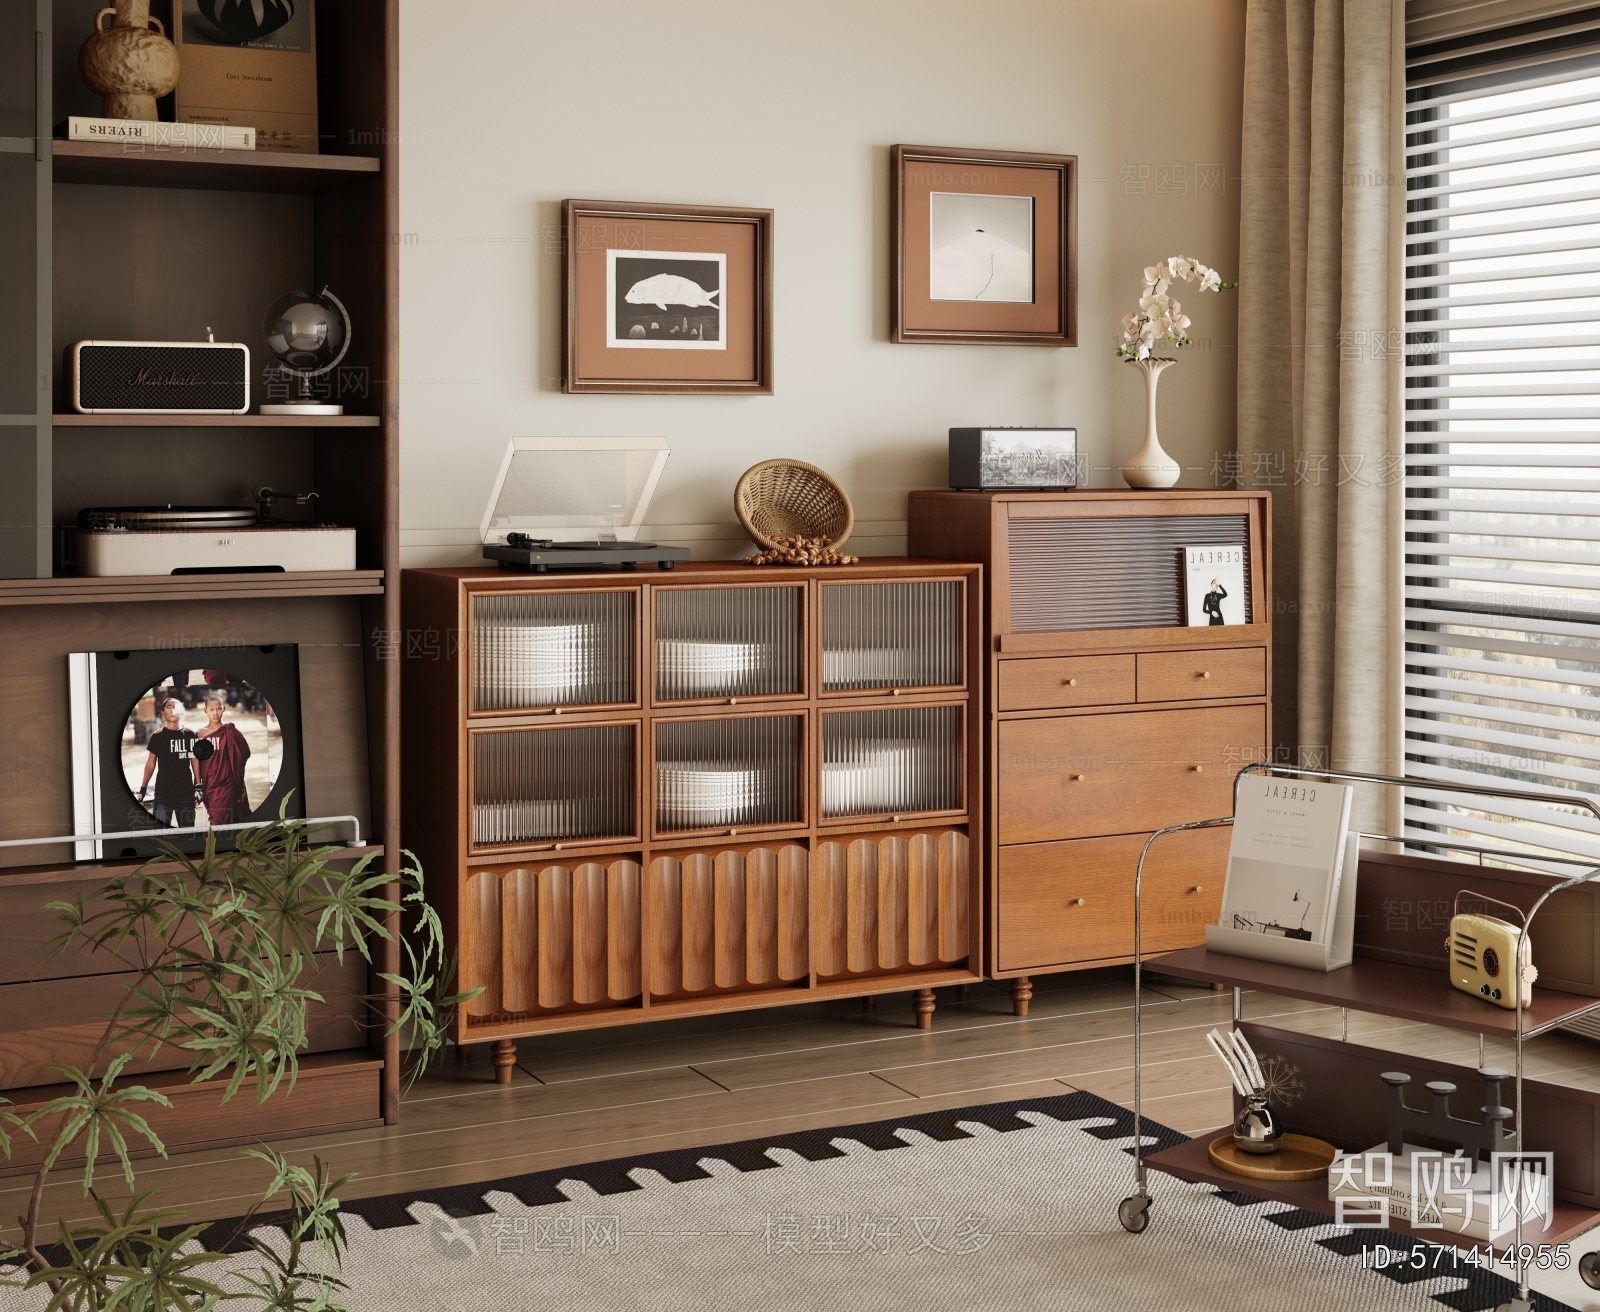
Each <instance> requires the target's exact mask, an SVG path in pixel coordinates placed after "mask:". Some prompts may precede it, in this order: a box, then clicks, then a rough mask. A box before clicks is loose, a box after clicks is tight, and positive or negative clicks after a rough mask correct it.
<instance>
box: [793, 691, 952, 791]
mask: <svg viewBox="0 0 1600 1312" xmlns="http://www.w3.org/2000/svg"><path fill="white" fill-rule="evenodd" d="M960 806H961V707H959V706H907V707H902V708H900V709H897V710H893V711H845V712H841V713H839V714H835V715H824V716H823V717H822V814H823V816H824V817H825V818H829V819H832V818H835V817H838V816H849V815H874V814H877V813H879V812H891V813H898V812H903V811H954V810H957V809H959V808H960Z"/></svg>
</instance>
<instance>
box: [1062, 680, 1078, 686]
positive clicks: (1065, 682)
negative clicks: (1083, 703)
mask: <svg viewBox="0 0 1600 1312" xmlns="http://www.w3.org/2000/svg"><path fill="white" fill-rule="evenodd" d="M1061 682H1062V683H1064V684H1066V685H1067V687H1069V688H1076V687H1077V686H1078V681H1077V680H1076V679H1063V680H1061Z"/></svg>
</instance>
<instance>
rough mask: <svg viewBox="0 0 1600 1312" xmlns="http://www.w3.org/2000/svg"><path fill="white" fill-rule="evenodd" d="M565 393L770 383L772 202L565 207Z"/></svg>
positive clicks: (742, 389)
mask: <svg viewBox="0 0 1600 1312" xmlns="http://www.w3.org/2000/svg"><path fill="white" fill-rule="evenodd" d="M562 231H563V235H564V236H565V238H566V253H567V276H566V285H565V294H564V296H563V297H562V319H563V336H564V338H565V340H566V375H565V377H564V379H563V390H564V391H568V392H655V393H673V392H682V393H707V392H713V393H715V392H722V393H744V394H747V395H765V394H768V393H770V392H771V391H772V211H771V210H754V209H727V208H718V207H714V206H709V205H645V204H637V203H634V202H624V201H587V200H569V201H566V202H564V203H563V206H562Z"/></svg>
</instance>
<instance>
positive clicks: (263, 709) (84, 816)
mask: <svg viewBox="0 0 1600 1312" xmlns="http://www.w3.org/2000/svg"><path fill="white" fill-rule="evenodd" d="M67 659H68V667H69V684H70V687H71V691H72V735H73V752H72V764H73V793H74V813H75V825H74V828H75V830H76V832H77V833H78V834H80V835H97V834H116V833H126V832H130V831H144V830H148V831H150V833H151V839H150V840H145V839H142V838H131V839H129V838H123V839H106V840H105V841H103V842H99V841H95V842H81V843H80V844H79V847H80V849H85V848H87V849H91V850H88V851H83V850H80V852H79V853H78V855H79V856H80V857H100V856H133V857H144V856H150V855H153V854H155V853H156V852H157V851H159V847H158V845H157V842H156V841H154V840H157V839H159V838H160V837H161V831H163V830H183V829H189V828H194V827H200V828H202V829H205V828H212V827H222V826H228V825H241V824H247V823H252V822H261V823H265V822H268V821H270V820H273V819H276V818H277V815H278V811H279V807H280V806H281V805H282V803H283V802H284V800H285V799H286V798H287V799H289V807H288V812H287V813H288V814H289V815H291V816H296V817H300V816H303V815H304V814H305V810H304V799H303V796H302V792H303V789H302V786H301V785H302V780H301V759H300V688H299V662H298V648H297V647H295V646H294V645H293V644H277V645H275V646H268V647H226V648H221V647H215V648H197V649H191V650H183V651H118V652H77V653H74V654H72V655H70V656H69V657H68V658H67ZM237 832H238V831H237V830H225V831H224V832H221V833H218V834H217V835H216V838H217V845H218V846H219V847H229V846H231V845H232V844H233V842H234V838H235V835H236V834H237ZM205 837H206V836H205V834H203V833H201V834H179V833H174V834H173V835H172V836H171V837H170V839H169V840H167V841H169V842H170V843H171V844H172V845H173V846H175V847H178V848H179V849H180V850H183V851H191V852H192V851H200V850H202V849H203V847H204V845H205Z"/></svg>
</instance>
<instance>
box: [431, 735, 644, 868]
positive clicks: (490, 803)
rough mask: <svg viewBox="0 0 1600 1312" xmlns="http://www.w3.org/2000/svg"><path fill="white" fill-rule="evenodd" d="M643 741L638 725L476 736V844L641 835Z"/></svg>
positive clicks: (473, 741)
mask: <svg viewBox="0 0 1600 1312" xmlns="http://www.w3.org/2000/svg"><path fill="white" fill-rule="evenodd" d="M636 735H637V727H636V726H635V725H632V724H596V725H584V726H581V727H575V728H571V729H520V730H511V731H491V732H482V733H475V734H473V735H472V829H473V833H472V841H473V845H474V846H475V847H479V848H483V847H495V846H502V845H505V844H511V843H524V844H526V843H540V844H542V843H549V842H563V841H575V840H578V839H600V838H626V837H631V836H632V835H634V834H637V833H638V822H637V809H636V807H635V804H634V779H635V777H636V771H635V765H634V755H635V753H634V743H635V741H636ZM441 786H444V784H443V783H442V782H441Z"/></svg>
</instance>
